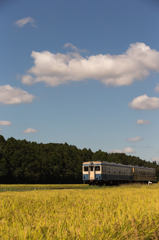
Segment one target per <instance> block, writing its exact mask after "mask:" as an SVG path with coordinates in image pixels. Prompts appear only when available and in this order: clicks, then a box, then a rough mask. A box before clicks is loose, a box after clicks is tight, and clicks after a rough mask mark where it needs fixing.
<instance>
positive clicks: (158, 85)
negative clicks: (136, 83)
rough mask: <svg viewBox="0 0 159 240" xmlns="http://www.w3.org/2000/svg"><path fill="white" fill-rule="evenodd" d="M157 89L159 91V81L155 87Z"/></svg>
mask: <svg viewBox="0 0 159 240" xmlns="http://www.w3.org/2000/svg"><path fill="white" fill-rule="evenodd" d="M155 91H156V92H159V83H157V86H156V87H155Z"/></svg>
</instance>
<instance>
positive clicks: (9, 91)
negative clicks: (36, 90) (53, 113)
mask: <svg viewBox="0 0 159 240" xmlns="http://www.w3.org/2000/svg"><path fill="white" fill-rule="evenodd" d="M34 98H35V96H33V95H32V94H29V93H28V92H26V91H23V90H21V89H20V88H14V87H11V86H10V85H4V86H0V103H3V104H20V103H31V102H32V101H33V99H34Z"/></svg>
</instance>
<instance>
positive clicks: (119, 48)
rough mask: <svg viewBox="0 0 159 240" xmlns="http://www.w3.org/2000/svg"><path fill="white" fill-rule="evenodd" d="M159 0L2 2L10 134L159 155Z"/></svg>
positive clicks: (3, 119)
mask: <svg viewBox="0 0 159 240" xmlns="http://www.w3.org/2000/svg"><path fill="white" fill-rule="evenodd" d="M158 26H159V4H158V1H157V0H156V1H155V0H151V1H150V0H140V1H138V0H130V1H127V0H112V1H110V0H105V1H103V0H101V1H95V0H76V1H73V0H66V1H61V0H59V1H54V0H45V1H44V0H40V1H39V0H23V1H20V0H12V1H11V0H6V1H3V0H2V1H1V2H0V30H1V37H0V53H1V57H0V73H1V75H0V80H1V82H0V108H1V114H0V130H1V131H0V134H2V135H3V136H4V137H5V138H6V139H7V138H9V137H14V138H16V139H26V140H28V141H31V142H32V141H36V142H38V143H40V142H42V143H49V142H54V143H65V142H67V143H68V144H71V145H76V146H77V147H78V148H81V149H82V148H85V147H86V148H90V149H91V150H92V151H97V150H99V149H101V150H102V151H107V152H124V153H126V154H128V155H134V156H138V157H140V158H141V159H145V160H147V161H153V160H156V161H158V162H159V146H158V140H159V31H158Z"/></svg>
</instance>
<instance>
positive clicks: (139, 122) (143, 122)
mask: <svg viewBox="0 0 159 240" xmlns="http://www.w3.org/2000/svg"><path fill="white" fill-rule="evenodd" d="M136 124H137V125H140V124H150V120H146V121H144V120H143V119H138V120H137V122H136Z"/></svg>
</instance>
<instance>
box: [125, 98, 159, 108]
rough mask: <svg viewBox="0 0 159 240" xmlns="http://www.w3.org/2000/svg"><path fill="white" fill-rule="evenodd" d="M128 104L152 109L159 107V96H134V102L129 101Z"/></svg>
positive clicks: (131, 106) (132, 106)
mask: <svg viewBox="0 0 159 240" xmlns="http://www.w3.org/2000/svg"><path fill="white" fill-rule="evenodd" d="M128 106H129V107H130V108H132V109H141V110H146V109H148V110H152V109H156V108H159V98H156V97H148V96H147V95H141V96H139V97H137V98H134V99H133V101H132V102H130V103H128Z"/></svg>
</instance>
